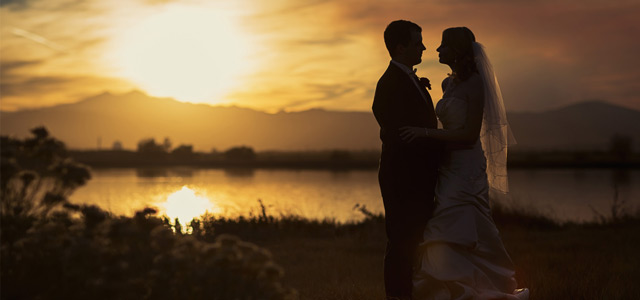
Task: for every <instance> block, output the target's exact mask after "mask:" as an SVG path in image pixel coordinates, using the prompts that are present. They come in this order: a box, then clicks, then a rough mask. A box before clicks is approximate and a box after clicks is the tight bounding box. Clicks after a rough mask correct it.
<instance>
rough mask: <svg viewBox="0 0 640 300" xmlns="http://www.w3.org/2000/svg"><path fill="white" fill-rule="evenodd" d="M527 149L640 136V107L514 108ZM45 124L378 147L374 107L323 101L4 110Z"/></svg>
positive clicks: (227, 141) (21, 123)
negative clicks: (282, 107) (273, 108)
mask: <svg viewBox="0 0 640 300" xmlns="http://www.w3.org/2000/svg"><path fill="white" fill-rule="evenodd" d="M509 120H510V122H511V125H512V128H513V132H514V134H515V136H516V139H517V140H518V146H517V147H518V148H519V149H523V150H525V149H526V150H550V149H593V150H602V149H606V148H607V147H608V144H609V141H610V139H611V137H612V136H613V135H614V134H623V135H627V136H630V137H632V138H633V140H634V144H635V149H636V150H640V147H638V145H639V142H640V112H639V111H635V110H631V109H627V108H623V107H619V106H615V105H611V104H607V103H604V102H583V103H580V104H576V105H572V106H568V107H564V108H561V109H557V110H552V111H547V112H540V113H509ZM37 125H44V126H46V127H47V129H49V131H50V132H51V133H52V134H53V135H54V136H56V137H57V138H59V139H61V140H63V141H64V142H65V143H66V144H67V146H68V147H70V148H75V149H95V148H96V147H97V144H98V139H100V141H101V142H100V143H101V145H102V148H103V149H104V148H111V146H112V144H113V142H114V141H116V140H117V141H120V142H121V143H122V145H124V147H125V148H128V149H135V148H136V145H137V143H138V141H139V140H141V139H143V138H148V137H154V138H156V140H157V141H159V142H161V141H162V139H163V138H164V137H168V138H169V139H170V140H171V141H172V142H173V144H174V146H177V145H179V144H191V145H194V147H195V149H196V150H199V151H209V150H211V149H213V148H216V149H218V150H225V149H227V148H230V147H233V146H238V145H248V146H252V147H253V148H254V149H256V150H323V149H349V150H363V149H379V148H380V141H379V139H378V125H377V123H376V121H375V119H374V117H373V115H372V114H371V113H370V112H338V111H326V110H320V109H314V110H308V111H302V112H291V113H286V112H280V113H276V114H268V113H265V112H261V111H256V110H252V109H248V108H239V107H222V106H209V105H205V104H190V103H182V102H179V101H176V100H174V99H171V98H154V97H150V96H147V95H145V94H143V93H141V92H138V91H134V92H130V93H127V94H121V95H113V94H110V93H103V94H100V95H97V96H94V97H90V98H87V99H84V100H82V101H79V102H76V103H73V104H64V105H58V106H54V107H48V108H41V109H34V110H23V111H17V112H0V133H2V134H3V135H7V134H9V135H15V136H18V137H22V136H25V135H27V134H28V130H29V129H30V128H33V127H34V126H37Z"/></svg>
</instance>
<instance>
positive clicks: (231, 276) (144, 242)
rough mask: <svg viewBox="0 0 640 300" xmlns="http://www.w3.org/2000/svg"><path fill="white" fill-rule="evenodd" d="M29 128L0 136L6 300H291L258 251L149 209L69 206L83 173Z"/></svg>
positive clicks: (40, 131) (278, 272)
mask: <svg viewBox="0 0 640 300" xmlns="http://www.w3.org/2000/svg"><path fill="white" fill-rule="evenodd" d="M32 133H33V137H31V138H27V139H25V140H24V141H22V140H18V139H13V138H9V137H2V141H1V142H2V185H1V188H2V189H1V196H2V206H1V207H2V211H1V212H0V213H1V215H2V218H1V219H0V221H1V224H0V225H1V226H0V234H1V235H2V239H1V240H0V242H1V249H2V251H1V254H0V255H1V256H0V258H1V260H2V264H1V266H0V280H1V282H0V285H1V286H2V298H3V299H295V298H297V294H296V292H295V291H294V290H292V289H290V288H287V287H285V286H284V285H283V284H282V283H281V279H282V275H283V271H282V269H281V268H280V267H279V266H278V265H276V264H275V263H274V262H273V261H272V259H271V254H270V253H269V252H268V251H267V250H265V249H262V248H259V247H257V246H255V245H253V244H250V243H246V242H243V241H240V240H239V239H237V238H235V237H233V236H230V235H218V236H215V240H214V241H213V242H204V241H200V240H198V239H196V236H195V235H183V234H181V233H180V232H179V231H177V232H176V231H173V230H172V228H171V226H170V225H169V224H168V222H167V220H166V219H164V220H163V219H160V218H158V217H156V216H155V214H156V211H155V210H154V209H151V208H147V209H144V210H141V211H138V212H137V213H135V215H134V216H133V217H124V216H113V215H111V214H109V213H108V212H105V211H103V210H101V209H100V208H98V207H96V206H89V205H76V204H71V203H69V202H68V200H67V197H68V196H69V195H70V194H71V193H72V192H73V190H75V189H76V188H77V187H79V186H81V185H83V184H85V183H86V181H87V180H88V179H89V178H90V173H89V170H88V169H87V168H86V167H84V166H82V165H79V164H76V163H74V162H73V161H72V160H70V159H69V158H68V157H67V156H66V150H65V147H64V144H62V143H61V142H60V141H57V140H55V139H53V138H51V137H49V134H48V132H47V131H46V129H44V128H36V129H34V130H32ZM210 230H212V229H211V228H210ZM211 234H212V233H211V232H209V233H208V235H209V236H211Z"/></svg>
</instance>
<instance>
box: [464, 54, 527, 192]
mask: <svg viewBox="0 0 640 300" xmlns="http://www.w3.org/2000/svg"><path fill="white" fill-rule="evenodd" d="M473 54H474V59H475V62H476V66H477V68H478V72H479V73H480V76H482V80H483V82H484V99H485V100H484V101H485V102H484V114H483V119H482V129H481V130H480V141H481V142H482V150H483V151H484V155H485V157H486V159H487V177H488V179H489V187H490V188H491V190H492V191H494V192H500V193H503V194H506V193H508V192H509V183H508V179H507V148H508V146H509V145H513V144H515V143H516V140H515V138H514V137H513V134H512V133H511V128H510V127H509V122H507V114H506V112H505V109H504V102H503V100H502V93H501V92H500V86H499V85H498V79H497V78H496V76H495V74H494V73H493V67H492V66H491V63H490V62H489V58H488V57H487V54H486V52H485V50H484V46H482V45H481V44H480V43H476V42H473Z"/></svg>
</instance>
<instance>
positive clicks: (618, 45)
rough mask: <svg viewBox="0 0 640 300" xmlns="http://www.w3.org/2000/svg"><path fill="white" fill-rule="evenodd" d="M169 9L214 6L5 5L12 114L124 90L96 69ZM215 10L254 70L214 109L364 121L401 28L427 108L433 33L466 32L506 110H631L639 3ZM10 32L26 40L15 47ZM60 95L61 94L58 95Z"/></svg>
mask: <svg viewBox="0 0 640 300" xmlns="http://www.w3.org/2000/svg"><path fill="white" fill-rule="evenodd" d="M168 3H172V4H173V3H181V4H182V3H188V5H213V4H210V1H200V0H175V1H163V0H139V1H132V2H118V3H115V4H114V2H110V1H98V0H96V1H68V0H64V1H63V0H46V1H44V0H30V1H3V2H2V7H1V8H0V13H2V18H3V31H2V36H1V38H2V41H3V43H2V45H1V46H0V47H1V49H0V50H1V51H2V53H3V61H2V62H0V63H1V64H2V68H1V69H3V70H2V74H3V75H2V76H3V78H2V85H3V89H4V88H6V89H7V91H9V94H10V95H11V97H12V98H11V99H13V100H11V101H13V102H11V103H14V106H15V107H18V106H20V104H19V103H30V104H29V105H34V106H35V105H36V100H28V99H31V98H38V99H48V100H46V101H44V100H43V101H44V102H43V103H45V102H46V103H53V102H55V100H54V97H53V96H47V95H45V94H46V93H50V94H51V95H57V97H60V99H65V100H59V101H67V100H66V99H71V97H72V96H73V95H77V94H83V93H86V92H88V88H87V87H84V86H83V85H85V84H95V85H96V86H95V87H94V89H95V90H100V91H101V90H104V89H110V85H114V86H115V87H116V88H118V87H122V86H125V85H127V84H128V83H126V80H124V79H122V80H116V79H114V78H113V76H114V75H112V74H114V73H113V71H112V69H111V67H112V66H110V65H109V64H108V62H107V61H105V60H103V59H102V58H103V56H105V55H108V54H109V51H111V50H110V49H111V48H109V47H107V46H108V45H110V44H112V42H113V40H114V37H117V36H119V35H121V34H122V32H125V31H126V30H128V28H129V27H130V26H132V25H135V24H136V22H138V21H139V20H141V19H143V18H144V17H146V16H149V15H151V14H153V13H156V12H158V11H160V10H162V9H169V8H170V7H171V6H170V5H164V4H168ZM216 5H220V8H219V9H235V10H236V11H237V12H240V15H241V16H242V19H241V22H240V24H241V25H240V26H241V27H242V28H241V29H242V30H243V31H245V32H246V33H247V36H248V37H250V38H251V41H252V43H253V47H252V48H251V51H253V57H252V58H255V59H256V62H255V63H254V64H253V66H252V68H251V70H250V71H249V74H246V75H245V76H243V78H242V79H243V84H242V85H241V88H239V89H236V90H234V91H232V92H231V94H229V95H228V96H227V98H226V100H225V101H226V102H225V101H222V102H223V103H227V104H230V103H234V104H238V105H244V106H251V107H254V108H258V109H267V110H272V111H273V110H276V111H277V110H281V109H285V110H300V109H306V108H312V107H319V108H327V109H355V110H363V111H367V110H369V109H370V107H371V101H372V96H373V89H374V88H375V84H376V81H377V80H378V78H379V77H380V75H381V74H382V73H383V72H384V70H385V69H386V67H387V64H388V61H389V57H388V54H387V52H386V49H385V48H384V43H383V40H382V32H383V30H384V28H385V27H386V25H387V24H388V23H389V22H390V21H392V20H395V19H409V20H412V21H414V22H416V23H418V24H419V25H421V26H422V28H423V38H424V41H425V45H426V46H427V50H426V51H425V53H424V55H423V63H421V64H420V65H418V66H417V68H418V73H419V74H420V75H421V76H426V77H429V78H430V79H431V81H432V83H435V84H434V89H433V90H432V91H431V94H432V96H433V98H434V99H437V98H439V97H440V96H441V94H442V93H441V91H440V88H439V82H440V81H441V80H442V79H443V78H444V77H445V76H446V74H447V73H448V72H450V70H449V69H448V68H447V67H446V66H443V65H441V64H439V63H438V62H437V53H436V52H435V49H436V48H437V46H438V45H439V43H440V38H441V33H442V30H443V29H445V28H447V27H452V26H467V27H469V28H471V29H472V30H473V31H474V33H475V34H476V36H477V38H478V41H480V42H481V43H483V44H484V45H485V46H486V47H487V50H488V53H489V55H490V58H491V59H492V62H493V64H494V67H495V69H496V72H497V74H498V77H499V79H500V83H501V86H502V89H503V93H504V95H505V100H506V101H507V108H508V109H509V110H518V111H523V110H533V111H536V110H545V109H550V108H554V107H558V106H562V105H566V104H570V103H574V102H578V101H583V100H586V99H594V98H599V99H605V100H607V101H610V102H613V103H616V104H620V105H625V106H628V107H633V108H636V109H640V85H638V84H637V82H638V81H639V80H640V60H639V59H637V53H640V42H639V41H638V39H637V38H636V37H637V36H640V23H639V22H637V20H636V19H637V16H638V15H640V3H638V2H637V1H633V0H617V1H609V0H585V1H580V2H575V1H569V0H560V1H551V0H537V1H511V0H491V1H470V0H456V1H441V0H420V1H419V0H407V1H402V2H398V1H393V0H380V1H365V0H340V1H338V0H305V1H298V0H274V1H268V2H266V1H257V0H239V2H237V3H236V2H234V4H233V5H231V4H225V5H222V4H216ZM18 7H19V8H20V9H17V8H18ZM8 26H11V27H15V28H19V29H21V30H24V32H28V33H30V34H33V35H29V34H22V35H21V36H16V34H15V33H11V31H10V30H9V29H8V28H9V27H8ZM29 36H30V37H31V38H29ZM37 37H42V38H43V39H45V40H39V39H38V38H37ZM39 41H42V42H43V43H41V42H39ZM48 42H51V43H53V44H47V43H48ZM51 45H58V46H59V47H58V49H64V50H67V51H68V52H67V53H63V52H60V51H57V50H56V47H55V46H54V47H51ZM5 70H7V71H6V72H5ZM5 74H9V75H5ZM35 74H38V75H37V76H36V75H35ZM74 81H76V84H73V82H74ZM8 84H11V85H8ZM80 86H82V88H79V87H80ZM56 87H57V88H56ZM29 88H33V90H28V89H29ZM63 89H68V90H67V92H66V94H65V95H63V94H61V93H62V92H61V90H63ZM36 92H37V93H40V94H37V93H36ZM3 94H4V95H6V94H5V91H4V90H3ZM4 95H3V99H2V100H3V105H4V102H5V100H6V99H5V96H4ZM21 95H22V96H21ZM38 95H40V96H38ZM20 97H22V98H20ZM18 99H22V100H18ZM19 101H23V102H19ZM69 101H70V100H69ZM31 102H33V103H31Z"/></svg>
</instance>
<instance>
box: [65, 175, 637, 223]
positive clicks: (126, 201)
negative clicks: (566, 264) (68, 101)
mask: <svg viewBox="0 0 640 300" xmlns="http://www.w3.org/2000/svg"><path fill="white" fill-rule="evenodd" d="M509 181H510V188H511V199H510V200H508V201H503V202H506V203H504V204H506V205H512V206H517V207H521V208H525V209H528V210H537V211H539V212H541V213H543V214H545V215H547V216H550V217H552V218H554V219H556V220H560V221H568V220H571V221H590V220H593V219H594V217H595V216H596V213H595V212H594V211H596V212H598V213H601V214H605V215H609V214H610V208H611V204H612V201H613V199H614V194H615V190H616V189H615V188H614V186H617V191H618V199H619V200H620V201H623V202H624V203H625V208H627V209H633V210H635V209H638V208H640V170H612V169H515V170H509ZM258 199H260V201H261V202H262V203H263V204H264V206H265V208H266V212H267V214H269V215H273V216H279V215H281V214H284V215H289V214H295V215H300V216H303V217H306V218H312V219H324V218H331V219H335V220H338V221H342V222H344V221H351V220H360V219H362V218H363V214H362V213H361V212H359V211H357V210H355V209H354V206H355V205H356V204H360V205H365V206H366V207H367V208H368V209H369V210H371V211H373V212H382V211H383V206H382V198H381V196H380V190H379V188H378V182H377V170H364V171H363V170H353V171H340V172H335V171H327V170H271V169H253V170H252V169H230V170H223V169H198V168H155V169H95V170H93V171H92V179H91V180H90V181H89V182H88V183H87V185H85V186H83V187H81V188H79V189H78V190H76V192H75V193H74V194H73V195H72V196H71V202H74V203H88V204H96V205H98V206H100V207H102V208H104V209H107V210H110V211H112V212H113V213H115V214H126V215H131V214H132V213H133V212H134V211H135V210H138V209H141V208H144V207H146V206H152V207H156V208H158V209H159V210H160V212H161V213H163V214H166V215H168V216H169V217H171V218H176V217H178V218H180V219H181V220H183V221H184V219H189V220H190V218H192V217H194V216H198V215H200V214H202V213H204V212H205V211H208V212H210V213H213V214H215V215H221V216H226V217H236V216H240V215H243V216H249V215H257V214H261V205H260V202H259V201H258Z"/></svg>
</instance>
